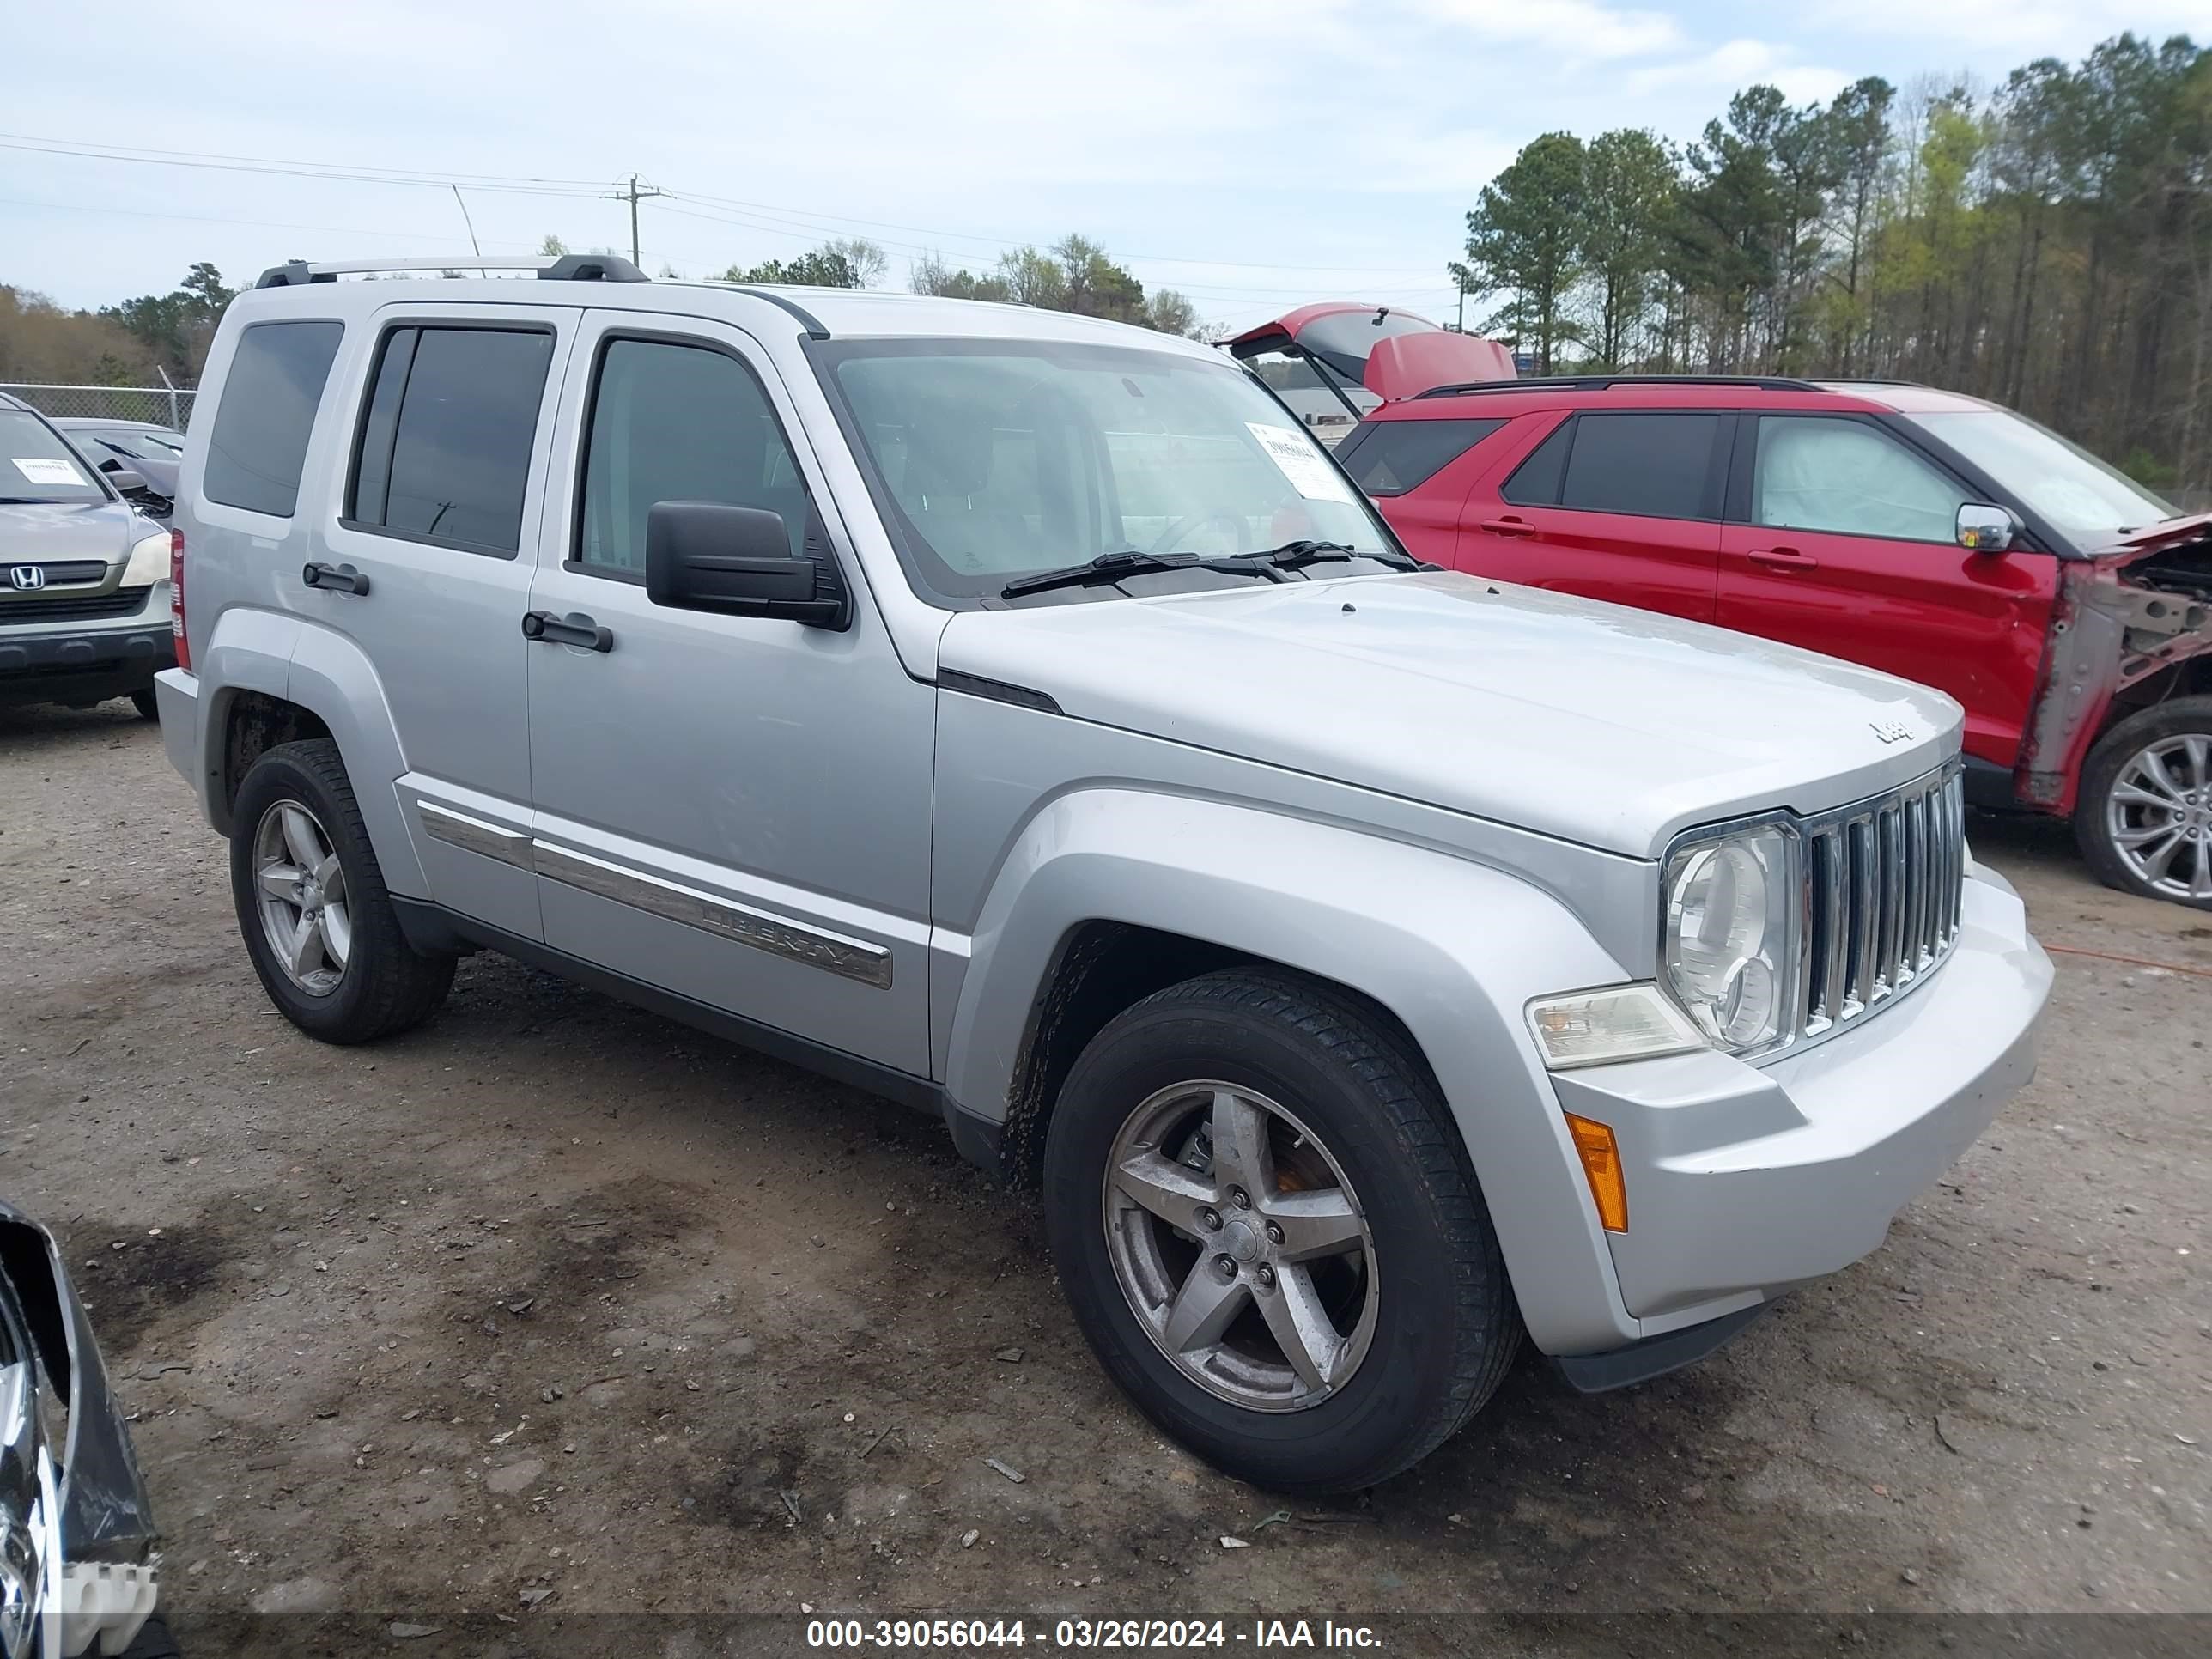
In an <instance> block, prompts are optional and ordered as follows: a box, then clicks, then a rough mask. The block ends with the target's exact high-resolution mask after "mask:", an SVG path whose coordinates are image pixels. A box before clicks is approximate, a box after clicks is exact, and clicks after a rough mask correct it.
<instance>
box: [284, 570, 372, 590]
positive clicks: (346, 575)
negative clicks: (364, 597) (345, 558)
mask: <svg viewBox="0 0 2212 1659" xmlns="http://www.w3.org/2000/svg"><path fill="white" fill-rule="evenodd" d="M300 580H301V581H303V582H305V583H306V584H307V586H310V587H320V588H325V589H327V590H328V591H329V592H333V593H355V594H360V593H366V592H368V577H366V576H364V575H362V574H361V572H360V571H358V570H356V569H355V568H353V567H352V566H351V565H349V564H311V565H307V566H303V567H302V568H301V571H300Z"/></svg>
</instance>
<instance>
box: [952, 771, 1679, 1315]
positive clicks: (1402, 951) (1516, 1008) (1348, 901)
mask: <svg viewBox="0 0 2212 1659" xmlns="http://www.w3.org/2000/svg"><path fill="white" fill-rule="evenodd" d="M1094 921H1114V922H1122V923H1126V924H1128V925H1131V926H1135V927H1149V928H1153V929H1157V930H1158V931H1160V932H1164V933H1176V934H1180V935H1183V936H1186V937H1189V938H1193V939H1200V940H1203V941H1206V942H1207V943H1210V944H1212V945H1219V946H1221V947H1223V948H1225V949H1227V950H1230V951H1237V952H1238V953H1240V954H1243V955H1247V956H1250V957H1257V958H1261V959H1263V960H1265V961H1267V962H1271V963H1279V964H1280V965H1282V966H1284V967H1287V968H1291V969H1297V970H1298V971H1301V972H1304V973H1307V974H1310V975H1314V976H1315V977H1316V978H1320V979H1325V980H1329V981H1334V982H1336V983H1339V984H1341V985H1344V986H1346V987H1349V988H1351V989H1352V990H1354V991H1357V992H1358V993H1360V994H1364V995H1365V996H1367V997H1369V998H1370V999H1372V1000H1374V1001H1375V1002H1376V1003H1378V1004H1380V1005H1381V1006H1383V1007H1384V1008H1386V1009H1388V1010H1389V1012H1391V1013H1392V1014H1393V1015H1395V1017H1396V1018H1398V1019H1399V1020H1400V1021H1401V1023H1403V1024H1404V1025H1405V1027H1406V1029H1407V1031H1408V1032H1409V1033H1410V1034H1411V1035H1412V1036H1413V1041H1414V1042H1416V1043H1417V1044H1418V1045H1419V1048H1420V1050H1421V1053H1422V1054H1423V1055H1424V1056H1425V1058H1426V1060H1427V1061H1428V1063H1429V1066H1431V1070H1432V1071H1433V1072H1434V1073H1435V1074H1436V1078H1437V1084H1438V1085H1439V1087H1440V1089H1441V1090H1442V1091H1443V1097H1444V1100H1445V1103H1446V1104H1447V1106H1448V1107H1449V1109H1450V1112H1451V1115H1452V1118H1453V1121H1454V1123H1455V1126H1456V1127H1457V1128H1458V1130H1459V1133H1460V1135H1461V1138H1462V1141H1463V1142H1464V1144H1465V1146H1466V1147H1467V1150H1468V1158H1469V1161H1470V1163H1471V1164H1472V1165H1473V1168H1474V1173H1475V1177H1476V1180H1477V1182H1478V1183H1479V1184H1480V1188H1481V1190H1482V1193H1483V1196H1484V1199H1485V1200H1486V1203H1487V1205H1488V1206H1489V1210H1490V1214H1491V1218H1492V1223H1493V1224H1494V1225H1495V1226H1496V1228H1497V1231H1498V1242H1499V1244H1500V1246H1501V1248H1502V1249H1503V1250H1504V1255H1505V1261H1506V1267H1507V1270H1508V1272H1509V1273H1510V1276H1511V1278H1512V1280H1513V1285H1514V1289H1515V1291H1516V1295H1518V1297H1520V1299H1521V1303H1522V1312H1523V1316H1524V1317H1525V1318H1526V1319H1527V1321H1528V1325H1529V1329H1530V1332H1531V1334H1532V1335H1534V1337H1535V1338H1536V1340H1537V1342H1538V1345H1539V1346H1541V1347H1543V1348H1545V1349H1546V1350H1547V1352H1560V1351H1565V1350H1570V1349H1573V1348H1576V1347H1580V1348H1583V1349H1596V1348H1604V1347H1609V1346H1619V1345H1620V1344H1621V1343H1623V1342H1626V1341H1629V1340H1634V1338H1635V1337H1636V1336H1637V1335H1638V1323H1637V1322H1636V1321H1635V1320H1634V1319H1633V1318H1632V1317H1631V1316H1629V1315H1628V1313H1627V1311H1626V1308H1625V1306H1624V1305H1623V1304H1622V1302H1621V1299H1620V1291H1619V1288H1618V1285H1617V1284H1616V1282H1615V1280H1614V1278H1613V1261H1612V1255H1611V1252H1610V1250H1609V1249H1608V1248H1607V1244H1606V1242H1605V1237H1604V1235H1603V1232H1602V1230H1601V1227H1600V1226H1599V1224H1598V1220H1597V1215H1596V1211H1595V1206H1594V1205H1593V1204H1592V1202H1591V1200H1590V1197H1589V1191H1588V1188H1587V1187H1586V1185H1585V1183H1584V1182H1583V1176H1582V1173H1581V1165H1580V1163H1579V1162H1578V1160H1577V1158H1576V1155H1575V1153H1574V1151H1573V1147H1572V1144H1571V1141H1570V1140H1569V1139H1568V1136H1567V1133H1566V1124H1565V1119H1564V1118H1563V1117H1562V1115H1561V1114H1560V1111H1559V1103H1558V1100H1557V1097H1556V1096H1555V1095H1554V1094H1553V1090H1552V1086H1551V1082H1550V1077H1549V1073H1547V1072H1546V1070H1545V1069H1544V1066H1543V1064H1542V1061H1541V1058H1540V1057H1539V1055H1538V1054H1537V1052H1536V1048H1535V1043H1534V1038H1533V1037H1532V1036H1530V1034H1529V1032H1528V1027H1527V1024H1526V1020H1525V1018H1524V1016H1523V1014H1522V1010H1523V1008H1524V1007H1525V1006H1527V1004H1528V1001H1529V1000H1531V999H1532V998H1534V997H1538V996H1542V995H1547V994H1556V993H1559V992H1562V991H1570V990H1575V989H1578V988H1581V987H1586V986H1595V985H1605V984H1618V983H1620V982H1622V981H1626V980H1627V979H1629V978H1630V977H1632V975H1629V974H1628V973H1627V972H1626V971H1625V970H1624V969H1623V968H1622V967H1621V965H1620V963H1618V962H1617V961H1616V960H1615V959H1614V958H1613V957H1612V956H1611V955H1609V954H1608V953H1607V951H1605V950H1604V949H1603V948H1602V947H1601V946H1600V945H1599V944H1598V943H1597V941H1596V940H1595V939H1592V938H1591V936H1590V934H1589V931H1588V930H1587V929H1586V928H1585V927H1583V924H1582V923H1581V922H1580V921H1578V920H1577V918H1576V917H1575V915H1573V913H1572V912H1571V911H1570V910H1568V909H1567V908H1566V907H1565V905H1563V904H1561V903H1560V902H1559V901H1558V900H1557V899H1555V898H1553V897H1552V896H1549V895H1548V894H1546V893H1544V892H1542V891H1541V890H1539V889H1537V888H1535V887H1534V886H1532V885H1530V884H1528V883H1527V882H1525V881H1523V880H1522V879H1521V878H1518V877H1517V876H1516V875H1514V874H1512V873H1510V872H1506V871H1504V870H1500V869H1498V868H1495V867H1492V866H1487V865H1482V864H1478V863H1476V862H1474V861H1473V860H1468V859H1464V858H1459V857H1455V856H1453V855H1451V854H1447V853H1443V852H1440V851H1437V850H1435V849H1432V848H1423V847H1416V846H1413V845H1410V844H1407V843H1405V842H1393V841H1388V840H1384V839H1382V838H1380V837H1378V836H1373V835H1371V834H1368V833H1365V832H1363V831H1361V830H1358V829H1351V828H1347V827H1345V826H1341V825H1338V824H1334V823H1321V822H1316V821H1314V820H1310V819H1304V818H1297V817H1289V816H1286V815H1283V814H1279V813H1275V812H1271V811H1264V810H1261V809H1258V808H1255V807H1251V806H1247V805H1235V804H1231V803H1228V802H1223V801H1218V800H1205V799H1190V798H1188V797H1182V796H1176V795H1170V794H1164V793H1155V792H1151V791H1146V790H1143V789H1139V788H1133V787H1115V786H1107V787H1091V788H1086V789H1082V790H1078V791H1075V792H1073V793H1067V794H1063V795H1060V796H1059V797H1057V798H1055V799H1053V800H1051V801H1050V802H1048V803H1047V804H1046V805H1044V806H1043V807H1042V809H1041V810H1040V811H1038V812H1037V813H1036V815H1035V816H1034V817H1032V818H1031V819H1030V822H1029V823H1027V824H1026V825H1025V826H1024V829H1023V830H1022V832H1021V833H1020V835H1019V836H1017V837H1016V839H1015V841H1014V842H1013V843H1012V846H1011V847H1010V848H1008V851H1007V854H1006V857H1005V858H1004V859H1003V860H1001V861H1000V867H999V870H998V872H997V874H996V876H995V878H994V881H993V884H992V886H991V888H990V890H989V893H988V895H987V897H986V898H985V900H984V902H983V905H982V907H981V912H980V914H979V915H978V918H977V922H976V927H975V933H974V935H973V936H972V939H970V940H969V951H968V966H967V969H966V971H965V972H964V973H963V975H962V976H961V981H960V986H959V990H958V994H957V1004H956V1007H955V1011H954V1013H953V1017H952V1021H951V1038H950V1043H949V1046H948V1050H947V1055H946V1070H945V1092H946V1094H947V1096H948V1097H949V1098H950V1099H951V1100H952V1101H953V1102H955V1103H957V1104H958V1105H959V1107H960V1108H961V1109H963V1111H966V1112H969V1113H971V1114H974V1115H977V1116H980V1117H982V1118H985V1119H987V1120H988V1121H992V1122H994V1123H996V1122H1003V1121H1005V1118H1006V1113H1007V1110H1008V1104H1009V1100H1010V1097H1011V1091H1012V1086H1013V1085H1014V1082H1015V1079H1016V1073H1017V1070H1018V1064H1019V1057H1020V1055H1021V1054H1022V1052H1023V1049H1024V1043H1025V1042H1026V1041H1027V1038H1028V1036H1029V1033H1030V1023H1031V1021H1032V1019H1033V1018H1034V1017H1035V1012H1036V1009H1037V1007H1038V1006H1039V1002H1040V999H1041V997H1042V994H1043V992H1044V990H1045V988H1046V984H1047V978H1048V975H1049V974H1050V973H1051V972H1052V971H1053V969H1054V966H1055V964H1056V963H1057V962H1058V960H1059V957H1060V950H1061V947H1062V944H1063V941H1064V940H1065V939H1066V938H1067V937H1068V935H1069V934H1070V933H1072V932H1073V930H1074V929H1075V928H1077V927H1080V926H1082V925H1084V924H1085V923H1086V922H1094Z"/></svg>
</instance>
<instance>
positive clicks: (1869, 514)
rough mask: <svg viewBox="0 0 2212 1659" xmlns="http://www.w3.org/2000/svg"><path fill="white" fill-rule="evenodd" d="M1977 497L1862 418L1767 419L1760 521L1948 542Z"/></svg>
mask: <svg viewBox="0 0 2212 1659" xmlns="http://www.w3.org/2000/svg"><path fill="white" fill-rule="evenodd" d="M1972 499H1973V497H1972V496H1971V495H1967V494H1966V492H1965V491H1964V490H1962V489H1960V488H1959V486H1958V485H1956V484H1955V483H1952V482H1951V480H1950V479H1949V478H1948V477H1945V476H1944V475H1943V474H1942V473H1941V472H1939V471H1936V468H1935V467H1934V466H1932V465H1929V463H1928V462H1926V461H1923V460H1922V459H1920V457H1918V456H1917V455H1915V454H1914V453H1912V452H1911V450H1909V449H1907V448H1905V446H1904V445H1902V444H1900V443H1899V442H1898V441H1897V440H1896V439H1894V438H1893V437H1891V436H1889V435H1888V434H1887V433H1885V432H1881V431H1877V430H1876V429H1875V428H1873V427H1871V426H1869V425H1868V424H1867V423H1866V422H1863V421H1842V420H1837V419H1835V418H1834V417H1833V416H1819V415H1813V416H1773V415H1770V416H1763V417H1762V418H1761V419H1760V421H1759V458H1758V465H1757V468H1756V470H1755V471H1753V475H1752V489H1751V516H1752V521H1753V523H1754V524H1761V525H1770V526H1774V527H1775V528H1777V529H1787V530H1827V531H1838V532H1843V533H1844V534H1847V535H1857V536H1882V537H1887V538H1891V539H1893V540H1897V541H1912V542H1942V543H1943V544H1946V545H1949V544H1951V543H1952V542H1953V541H1954V538H1955V537H1956V535H1957V532H1958V520H1959V509H1960V507H1963V506H1964V505H1966V502H1968V501H1972Z"/></svg>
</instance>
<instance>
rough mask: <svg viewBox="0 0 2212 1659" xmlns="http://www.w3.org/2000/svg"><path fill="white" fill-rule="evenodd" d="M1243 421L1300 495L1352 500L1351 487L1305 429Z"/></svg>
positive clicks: (1320, 498) (1318, 499) (1310, 497)
mask: <svg viewBox="0 0 2212 1659" xmlns="http://www.w3.org/2000/svg"><path fill="white" fill-rule="evenodd" d="M1244 424H1245V426H1246V428H1248V429H1249V431H1250V432H1251V434H1252V435H1253V436H1254V437H1255V438H1257V439H1258V440H1259V441H1260V447H1261V448H1262V449H1264V450H1266V451H1267V459H1269V460H1271V461H1273V463H1274V464H1275V465H1276V466H1277V468H1279V470H1280V471H1281V472H1282V475H1283V476H1284V477H1285V478H1288V479H1289V480H1290V481H1291V489H1295V490H1297V492H1298V494H1299V495H1303V496H1304V497H1305V498H1306V499H1307V500H1308V501H1351V499H1352V487H1351V486H1350V485H1349V484H1347V483H1345V482H1344V480H1343V479H1342V478H1340V477H1338V476H1337V472H1336V469H1335V468H1334V467H1332V466H1331V465H1329V464H1328V462H1327V461H1325V460H1323V459H1322V458H1321V456H1320V454H1319V453H1317V452H1316V450H1315V448H1314V447H1313V440H1312V439H1310V438H1309V437H1307V436H1306V435H1305V434H1304V433H1303V432H1300V431H1299V430H1298V429H1297V428H1296V427H1289V426H1269V425H1267V423H1266V422H1262V421H1247V422H1244Z"/></svg>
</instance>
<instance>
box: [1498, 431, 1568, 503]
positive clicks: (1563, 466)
mask: <svg viewBox="0 0 2212 1659" xmlns="http://www.w3.org/2000/svg"><path fill="white" fill-rule="evenodd" d="M1574 439H1575V423H1574V420H1573V417H1572V416H1570V417H1569V418H1567V419H1566V420H1564V421H1562V422H1559V425H1558V426H1557V427H1556V428H1553V432H1552V435H1551V436H1550V437H1548V438H1547V439H1545V440H1544V441H1543V442H1541V443H1540V444H1538V445H1537V446H1536V447H1535V449H1534V452H1533V453H1531V454H1530V455H1529V457H1528V459H1527V460H1525V461H1523V462H1522V463H1521V465H1518V466H1516V467H1515V468H1514V469H1513V476H1512V477H1510V478H1508V479H1507V480H1506V481H1505V483H1504V487H1503V488H1502V489H1499V490H1498V494H1499V495H1503V496H1504V498H1505V499H1506V500H1507V501H1511V502H1512V503H1513V504H1514V505H1515V506H1516V507H1557V506H1558V505H1559V480H1560V479H1561V478H1562V477H1565V475H1566V471H1567V447H1568V446H1569V445H1570V444H1571V443H1573V442H1574Z"/></svg>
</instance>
